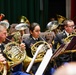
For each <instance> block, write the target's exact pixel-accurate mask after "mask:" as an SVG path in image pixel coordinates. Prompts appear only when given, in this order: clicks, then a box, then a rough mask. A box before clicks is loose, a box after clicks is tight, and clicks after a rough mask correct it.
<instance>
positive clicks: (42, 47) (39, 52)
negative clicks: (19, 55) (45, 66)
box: [26, 41, 50, 72]
mask: <svg viewBox="0 0 76 75" xmlns="http://www.w3.org/2000/svg"><path fill="white" fill-rule="evenodd" d="M49 49H50V45H49V44H48V43H47V42H45V41H39V42H37V43H35V44H34V45H33V46H32V47H31V51H32V54H33V55H34V56H33V58H32V61H31V62H30V64H29V66H28V68H27V70H26V72H29V71H30V70H31V67H32V65H33V64H34V63H35V59H43V56H44V54H45V53H46V51H47V50H49Z"/></svg>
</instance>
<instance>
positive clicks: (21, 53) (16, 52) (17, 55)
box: [0, 42, 26, 75]
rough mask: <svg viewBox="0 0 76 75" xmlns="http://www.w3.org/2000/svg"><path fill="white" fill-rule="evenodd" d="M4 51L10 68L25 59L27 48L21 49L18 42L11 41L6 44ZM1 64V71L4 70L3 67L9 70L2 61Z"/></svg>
mask: <svg viewBox="0 0 76 75" xmlns="http://www.w3.org/2000/svg"><path fill="white" fill-rule="evenodd" d="M3 52H4V54H5V55H6V58H7V60H6V61H7V63H8V66H9V68H11V67H14V66H16V65H18V64H19V63H21V62H22V61H23V60H24V59H25V55H26V52H25V49H21V47H20V46H19V44H18V43H16V42H10V43H8V44H6V45H5V49H4V51H3ZM0 66H2V69H1V68H0V72H2V70H3V69H4V72H5V71H7V69H6V67H7V65H4V64H3V63H0ZM4 72H3V73H4ZM4 75H7V74H4Z"/></svg>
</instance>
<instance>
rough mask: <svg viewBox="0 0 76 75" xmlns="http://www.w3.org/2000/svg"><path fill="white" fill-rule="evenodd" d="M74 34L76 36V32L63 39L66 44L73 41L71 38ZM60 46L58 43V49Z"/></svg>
mask: <svg viewBox="0 0 76 75" xmlns="http://www.w3.org/2000/svg"><path fill="white" fill-rule="evenodd" d="M74 36H76V33H72V34H70V35H69V36H68V37H66V38H64V39H62V41H63V42H64V44H67V43H69V42H70V41H71V39H72V38H73V37H74ZM59 47H60V44H59V43H58V45H57V49H58V48H59Z"/></svg>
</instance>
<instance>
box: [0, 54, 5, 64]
mask: <svg viewBox="0 0 76 75" xmlns="http://www.w3.org/2000/svg"><path fill="white" fill-rule="evenodd" d="M0 62H3V64H6V58H5V57H4V56H3V55H2V54H0Z"/></svg>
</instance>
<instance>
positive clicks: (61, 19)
mask: <svg viewBox="0 0 76 75" xmlns="http://www.w3.org/2000/svg"><path fill="white" fill-rule="evenodd" d="M66 19H67V18H65V17H64V16H61V15H57V20H58V23H59V24H60V25H62V23H63V21H64V20H66Z"/></svg>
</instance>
